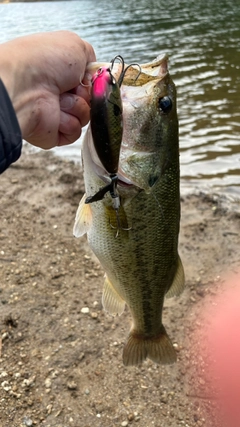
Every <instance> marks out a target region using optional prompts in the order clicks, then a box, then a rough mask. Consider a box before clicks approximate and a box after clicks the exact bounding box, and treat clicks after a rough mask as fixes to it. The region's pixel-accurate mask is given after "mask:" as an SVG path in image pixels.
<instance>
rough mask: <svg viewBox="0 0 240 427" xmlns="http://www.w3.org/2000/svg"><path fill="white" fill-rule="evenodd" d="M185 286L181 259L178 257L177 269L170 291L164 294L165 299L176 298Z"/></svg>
mask: <svg viewBox="0 0 240 427" xmlns="http://www.w3.org/2000/svg"><path fill="white" fill-rule="evenodd" d="M184 284H185V275H184V270H183V265H182V261H181V258H180V257H179V256H178V267H177V271H176V274H175V277H174V280H173V283H172V285H171V287H170V289H169V290H168V291H167V293H166V298H171V297H173V296H178V295H180V294H181V293H182V291H183V289H184Z"/></svg>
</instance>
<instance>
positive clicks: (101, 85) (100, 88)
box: [92, 67, 112, 97]
mask: <svg viewBox="0 0 240 427" xmlns="http://www.w3.org/2000/svg"><path fill="white" fill-rule="evenodd" d="M111 83H112V77H111V71H110V69H109V68H106V67H101V68H99V69H98V70H97V72H96V73H95V74H94V76H93V78H92V95H93V96H96V97H102V96H104V95H105V94H106V92H107V91H108V89H109V85H111Z"/></svg>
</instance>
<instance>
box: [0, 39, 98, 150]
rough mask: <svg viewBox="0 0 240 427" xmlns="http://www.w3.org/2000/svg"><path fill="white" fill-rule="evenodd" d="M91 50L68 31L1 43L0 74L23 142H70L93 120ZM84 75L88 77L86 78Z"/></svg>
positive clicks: (44, 144) (46, 145)
mask: <svg viewBox="0 0 240 427" xmlns="http://www.w3.org/2000/svg"><path fill="white" fill-rule="evenodd" d="M92 61H95V54H94V50H93V48H92V46H91V45H90V44H89V43H87V42H85V41H84V40H82V39H81V38H80V37H79V36H78V35H77V34H75V33H72V32H69V31H56V32H49V33H39V34H34V35H30V36H25V37H19V38H17V39H14V40H12V41H9V42H6V43H3V44H1V45H0V75H1V79H2V81H3V83H4V84H5V86H6V88H7V90H8V93H9V96H10V98H11V100H12V103H13V106H14V109H15V111H16V114H17V118H18V122H19V125H20V128H21V131H22V136H23V138H24V139H25V140H26V141H28V142H30V143H31V144H33V145H36V146H38V147H41V148H44V149H49V148H52V147H54V146H57V145H66V144H71V143H72V142H74V141H76V139H78V138H79V137H80V135H81V131H82V127H83V126H85V125H86V124H87V123H88V121H89V113H90V107H89V102H90V96H89V88H87V87H84V86H82V85H80V82H82V81H84V82H85V83H87V77H88V76H87V75H85V70H86V65H87V63H88V62H92ZM84 76H85V77H84Z"/></svg>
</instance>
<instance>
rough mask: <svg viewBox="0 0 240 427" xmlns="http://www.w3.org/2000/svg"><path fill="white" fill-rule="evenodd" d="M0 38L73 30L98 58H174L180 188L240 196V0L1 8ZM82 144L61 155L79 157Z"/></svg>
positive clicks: (87, 1)
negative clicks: (159, 55)
mask: <svg viewBox="0 0 240 427" xmlns="http://www.w3.org/2000/svg"><path fill="white" fill-rule="evenodd" d="M0 14H1V20H0V23H1V25H0V42H4V41H6V40H9V39H11V38H14V37H16V36H19V35H24V34H28V33H32V32H39V31H52V30H58V29H68V30H73V31H75V32H76V33H78V34H79V35H80V36H81V37H82V38H84V39H86V40H88V41H89V42H90V43H92V45H93V46H94V48H95V51H96V54H97V58H98V60H100V61H109V60H110V59H111V58H112V57H114V56H115V55H117V54H121V55H122V56H123V57H124V59H125V60H126V62H128V61H131V62H136V61H137V62H148V61H150V60H152V59H153V58H155V57H156V56H157V55H158V54H159V53H161V52H167V53H168V54H169V56H170V65H169V67H170V73H171V75H172V77H173V79H174V82H175V84H176V86H177V90H178V115H179V120H180V151H181V157H180V159H181V177H182V189H183V191H185V190H186V191H187V190H189V189H190V190H192V189H193V187H194V188H199V189H206V188H208V189H210V190H211V191H215V192H217V191H218V192H224V193H228V194H232V195H234V196H235V195H238V196H240V25H239V22H240V6H239V0H218V1H216V0H201V1H196V0H168V1H167V2H166V1H165V0H164V1H163V0H127V1H120V0H111V1H109V0H107V1H106V0H101V1H99V0H98V1H97V0H96V1H95V0H80V1H63V2H46V3H44V2H41V3H13V4H1V5H0ZM79 146H80V142H79V141H78V142H77V143H76V144H74V145H71V146H68V147H63V148H58V149H57V150H56V152H57V153H58V154H59V155H63V156H65V157H69V158H75V159H76V158H78V157H79V156H80V154H79V151H80V150H79Z"/></svg>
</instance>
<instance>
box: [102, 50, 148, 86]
mask: <svg viewBox="0 0 240 427" xmlns="http://www.w3.org/2000/svg"><path fill="white" fill-rule="evenodd" d="M116 59H119V61H120V62H121V64H122V70H121V73H120V76H119V78H118V82H117V83H118V86H119V87H121V85H122V82H123V79H124V77H125V74H126V72H127V70H128V69H129V68H130V67H133V66H134V65H135V66H137V67H138V68H139V73H138V75H137V77H136V79H135V81H136V80H137V79H138V77H139V76H140V74H141V72H142V69H141V66H140V65H139V64H138V63H132V64H130V65H128V66H127V67H126V68H124V66H125V62H124V59H123V57H122V56H121V55H117V56H115V57H114V58H113V59H112V60H111V61H110V62H111V67H110V72H112V69H113V66H114V62H115V61H116Z"/></svg>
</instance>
